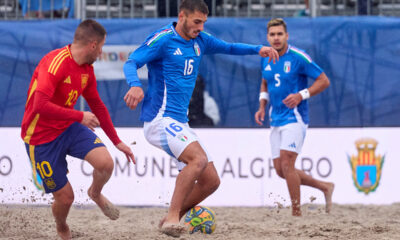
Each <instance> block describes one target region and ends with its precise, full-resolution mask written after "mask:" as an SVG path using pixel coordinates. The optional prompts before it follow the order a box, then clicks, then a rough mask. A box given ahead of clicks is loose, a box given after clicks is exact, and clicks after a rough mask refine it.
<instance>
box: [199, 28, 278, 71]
mask: <svg viewBox="0 0 400 240" xmlns="http://www.w3.org/2000/svg"><path fill="white" fill-rule="evenodd" d="M203 33H204V34H203V36H204V39H205V40H206V42H207V43H206V51H205V54H214V53H223V54H230V55H250V54H259V55H260V56H261V57H269V59H270V60H273V62H274V63H275V61H277V60H279V54H278V52H277V51H276V50H275V49H273V48H271V47H266V46H263V45H251V44H245V43H228V42H225V41H223V40H221V39H218V38H215V37H213V36H211V35H210V34H208V33H205V32H203ZM270 60H269V61H270Z"/></svg>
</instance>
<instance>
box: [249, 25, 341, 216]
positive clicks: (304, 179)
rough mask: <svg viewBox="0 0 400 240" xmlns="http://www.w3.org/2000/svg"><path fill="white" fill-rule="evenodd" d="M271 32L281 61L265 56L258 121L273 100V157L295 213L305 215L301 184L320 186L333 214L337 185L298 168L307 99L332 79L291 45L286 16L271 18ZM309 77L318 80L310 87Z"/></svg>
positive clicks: (303, 134)
mask: <svg viewBox="0 0 400 240" xmlns="http://www.w3.org/2000/svg"><path fill="white" fill-rule="evenodd" d="M267 32H268V33H267V40H268V42H269V43H270V45H271V46H272V47H273V48H274V49H275V50H277V51H278V53H279V62H277V63H276V64H271V63H269V59H268V58H263V59H262V66H261V67H262V78H263V79H262V82H261V89H260V107H259V110H258V111H257V112H256V114H255V120H256V122H257V123H258V124H259V125H262V124H263V123H262V121H264V117H265V107H266V105H267V103H268V101H269V102H270V115H269V116H270V125H271V136H270V141H271V154H272V159H273V161H274V167H275V170H276V173H277V174H278V175H279V176H280V177H281V178H284V179H286V183H287V186H288V188H289V194H290V198H291V201H292V214H293V216H301V210H300V184H302V185H307V186H311V187H314V188H318V189H320V190H321V191H322V192H323V193H324V195H325V200H326V209H325V210H326V212H327V213H329V212H330V210H331V206H332V192H333V189H334V184H333V183H330V182H323V181H319V180H316V179H314V178H313V177H312V176H310V175H307V174H306V173H305V172H303V171H301V170H299V169H296V168H295V161H296V158H297V155H298V154H299V153H300V151H301V148H302V146H303V142H304V138H305V135H306V129H307V126H308V122H309V119H308V105H307V99H308V98H310V97H311V96H314V95H316V94H318V93H320V92H322V91H323V90H324V89H326V88H327V87H328V86H329V84H330V82H329V79H328V77H327V76H326V75H325V73H324V72H323V71H322V69H321V68H320V67H319V66H318V65H317V64H315V63H314V62H313V61H312V60H311V58H310V57H309V56H308V55H307V54H306V53H304V51H302V50H299V49H297V48H295V47H294V46H291V45H289V44H288V42H287V41H288V38H289V34H288V32H287V29H286V23H285V22H284V21H283V20H282V19H280V18H277V19H272V20H271V21H269V22H268V25H267ZM307 78H312V79H315V81H314V83H313V84H312V85H311V86H310V87H309V88H307Z"/></svg>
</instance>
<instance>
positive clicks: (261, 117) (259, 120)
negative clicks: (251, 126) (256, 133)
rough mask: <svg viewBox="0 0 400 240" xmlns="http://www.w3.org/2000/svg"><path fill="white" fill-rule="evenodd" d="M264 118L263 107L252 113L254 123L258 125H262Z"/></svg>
mask: <svg viewBox="0 0 400 240" xmlns="http://www.w3.org/2000/svg"><path fill="white" fill-rule="evenodd" d="M264 118H265V109H262V108H260V109H258V111H257V112H256V114H254V119H255V120H256V123H257V124H258V125H260V126H262V125H263V122H264Z"/></svg>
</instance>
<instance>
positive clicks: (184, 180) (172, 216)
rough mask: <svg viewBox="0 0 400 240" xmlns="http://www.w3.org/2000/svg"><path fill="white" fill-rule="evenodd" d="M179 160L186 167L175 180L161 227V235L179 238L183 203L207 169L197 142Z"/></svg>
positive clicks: (183, 229)
mask: <svg viewBox="0 0 400 240" xmlns="http://www.w3.org/2000/svg"><path fill="white" fill-rule="evenodd" d="M179 159H180V160H181V161H183V162H185V163H186V164H187V165H186V167H184V168H183V169H182V171H181V172H180V173H179V174H178V177H177V178H176V183H175V190H174V194H173V195H172V200H171V206H170V208H169V210H168V214H167V217H166V218H165V221H164V222H163V223H162V226H161V231H162V232H163V233H165V234H167V235H170V236H174V237H179V236H180V235H181V234H182V233H183V232H184V231H185V228H184V227H182V226H179V220H180V213H181V211H182V210H183V206H184V202H185V201H186V199H187V198H188V196H189V194H190V193H191V192H192V189H193V187H194V185H195V181H196V180H198V179H199V177H200V175H201V174H202V173H203V171H204V170H205V169H206V167H207V157H206V154H205V152H204V150H203V149H202V148H201V146H200V144H199V143H198V142H193V143H191V144H189V146H187V147H186V149H185V150H184V151H183V153H182V154H181V156H180V157H179Z"/></svg>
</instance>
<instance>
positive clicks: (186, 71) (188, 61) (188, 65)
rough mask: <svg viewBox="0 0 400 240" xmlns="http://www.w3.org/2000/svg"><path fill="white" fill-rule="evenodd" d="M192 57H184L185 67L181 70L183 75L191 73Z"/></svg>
mask: <svg viewBox="0 0 400 240" xmlns="http://www.w3.org/2000/svg"><path fill="white" fill-rule="evenodd" d="M193 62H194V60H193V59H186V60H185V69H184V70H183V75H184V76H187V75H191V74H192V73H193Z"/></svg>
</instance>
